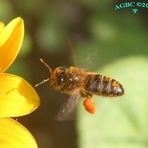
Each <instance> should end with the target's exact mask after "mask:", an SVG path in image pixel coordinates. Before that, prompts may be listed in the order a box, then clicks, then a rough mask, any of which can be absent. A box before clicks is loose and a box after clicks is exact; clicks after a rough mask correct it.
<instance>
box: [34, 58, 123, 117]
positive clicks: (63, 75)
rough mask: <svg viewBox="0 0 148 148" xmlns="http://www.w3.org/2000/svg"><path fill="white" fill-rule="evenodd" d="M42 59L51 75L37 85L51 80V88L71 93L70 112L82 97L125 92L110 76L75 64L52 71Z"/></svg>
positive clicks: (110, 95) (114, 94) (113, 94)
mask: <svg viewBox="0 0 148 148" xmlns="http://www.w3.org/2000/svg"><path fill="white" fill-rule="evenodd" d="M40 61H41V62H42V63H43V64H44V65H45V66H46V67H47V68H48V69H49V72H50V77H49V78H48V79H46V80H43V81H42V82H40V83H38V84H36V85H35V87H37V86H39V85H40V84H42V83H45V82H47V81H50V86H51V88H53V89H54V90H57V91H60V92H62V93H65V94H68V95H70V96H71V97H70V99H69V102H67V104H68V105H67V109H69V112H71V110H72V109H73V107H74V106H75V105H76V104H77V102H78V100H79V98H81V97H83V98H90V99H91V98H92V97H93V95H99V96H109V97H115V96H122V95H123V94H124V89H123V87H122V85H121V84H120V83H119V82H118V81H116V80H115V79H112V78H110V77H107V76H103V75H100V74H98V73H95V72H86V71H84V70H82V69H80V68H77V67H73V66H70V67H69V68H66V67H57V68H56V69H55V70H53V71H52V69H51V68H50V67H49V66H48V65H47V63H45V62H44V61H43V59H40ZM86 110H87V108H86ZM88 111H89V109H88ZM62 112H63V114H64V113H65V112H66V109H62ZM89 112H91V111H89Z"/></svg>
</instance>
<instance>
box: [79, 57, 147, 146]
mask: <svg viewBox="0 0 148 148" xmlns="http://www.w3.org/2000/svg"><path fill="white" fill-rule="evenodd" d="M98 72H99V71H98ZM100 73H101V74H106V75H108V76H110V77H113V78H115V79H117V80H119V82H121V84H122V85H123V87H124V89H125V95H124V96H122V97H117V98H105V97H99V96H95V97H94V102H95V103H96V110H97V112H96V114H95V115H90V114H89V113H87V112H86V111H85V109H83V108H82V104H81V105H80V106H79V108H78V119H77V129H78V136H79V147H80V148H147V147H148V106H147V105H148V93H147V92H148V91H147V90H148V87H147V86H148V59H147V58H146V57H136V56H135V57H127V58H124V59H120V60H117V61H115V62H114V63H111V64H110V65H108V66H106V67H104V68H103V69H102V70H100Z"/></svg>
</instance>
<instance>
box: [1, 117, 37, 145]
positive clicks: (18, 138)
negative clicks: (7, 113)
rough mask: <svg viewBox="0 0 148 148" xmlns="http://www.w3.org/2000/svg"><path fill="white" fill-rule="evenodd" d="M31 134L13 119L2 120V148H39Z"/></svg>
mask: <svg viewBox="0 0 148 148" xmlns="http://www.w3.org/2000/svg"><path fill="white" fill-rule="evenodd" d="M37 147H38V146H37V144H36V141H35V139H34V138H33V136H32V135H31V133H30V132H29V131H28V130H27V129H26V128H25V127H24V126H22V125H21V124H20V123H18V122H17V121H15V120H13V119H11V118H2V119H0V148H37Z"/></svg>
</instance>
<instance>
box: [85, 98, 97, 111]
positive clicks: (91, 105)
mask: <svg viewBox="0 0 148 148" xmlns="http://www.w3.org/2000/svg"><path fill="white" fill-rule="evenodd" d="M83 105H84V107H85V109H86V110H87V111H88V112H89V113H95V111H96V107H95V103H94V102H93V101H92V99H89V98H86V99H85V100H84V101H83Z"/></svg>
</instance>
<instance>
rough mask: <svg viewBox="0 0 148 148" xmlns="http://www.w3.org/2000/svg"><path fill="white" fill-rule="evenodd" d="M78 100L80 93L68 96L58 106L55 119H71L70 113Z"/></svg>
mask: <svg viewBox="0 0 148 148" xmlns="http://www.w3.org/2000/svg"><path fill="white" fill-rule="evenodd" d="M79 101H80V95H79V94H76V95H72V96H70V97H69V98H68V100H67V101H66V102H65V103H64V104H63V106H62V107H61V108H60V110H59V112H58V114H57V115H56V117H55V119H56V120H59V121H64V120H71V113H72V112H73V110H74V109H75V107H76V105H77V104H78V102H79Z"/></svg>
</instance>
